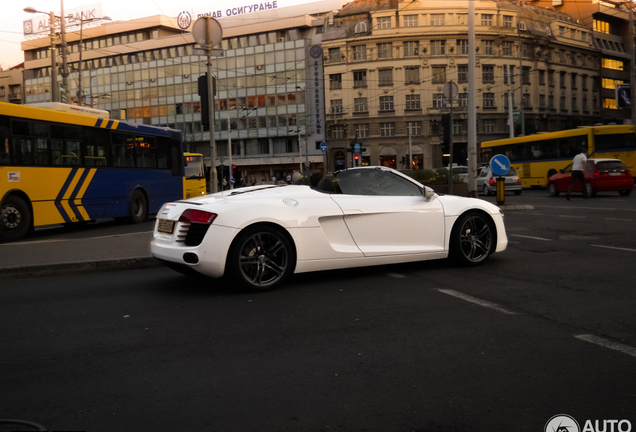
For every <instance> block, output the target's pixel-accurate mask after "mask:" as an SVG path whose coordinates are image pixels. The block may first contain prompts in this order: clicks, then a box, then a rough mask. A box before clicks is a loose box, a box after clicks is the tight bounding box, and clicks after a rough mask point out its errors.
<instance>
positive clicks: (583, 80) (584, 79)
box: [581, 75, 587, 90]
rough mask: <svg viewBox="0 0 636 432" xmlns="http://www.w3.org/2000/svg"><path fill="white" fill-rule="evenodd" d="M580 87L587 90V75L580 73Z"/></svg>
mask: <svg viewBox="0 0 636 432" xmlns="http://www.w3.org/2000/svg"><path fill="white" fill-rule="evenodd" d="M581 88H582V89H583V90H587V75H581Z"/></svg>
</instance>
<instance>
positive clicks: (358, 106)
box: [353, 97, 369, 113]
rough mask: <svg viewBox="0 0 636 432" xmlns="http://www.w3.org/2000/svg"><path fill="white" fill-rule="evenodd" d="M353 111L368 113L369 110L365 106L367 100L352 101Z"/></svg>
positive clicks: (356, 99) (357, 99)
mask: <svg viewBox="0 0 636 432" xmlns="http://www.w3.org/2000/svg"><path fill="white" fill-rule="evenodd" d="M353 109H354V110H355V112H357V113H361V112H369V108H368V105H367V98H365V97H364V98H355V99H354V100H353Z"/></svg>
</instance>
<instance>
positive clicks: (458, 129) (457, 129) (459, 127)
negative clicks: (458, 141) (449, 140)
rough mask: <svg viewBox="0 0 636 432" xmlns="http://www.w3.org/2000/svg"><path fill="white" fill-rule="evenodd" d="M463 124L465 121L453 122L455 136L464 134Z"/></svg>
mask: <svg viewBox="0 0 636 432" xmlns="http://www.w3.org/2000/svg"><path fill="white" fill-rule="evenodd" d="M462 123H463V120H453V135H461V134H462V133H464V131H463V129H464V128H463V127H462Z"/></svg>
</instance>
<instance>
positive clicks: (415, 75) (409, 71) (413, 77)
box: [404, 66, 420, 84]
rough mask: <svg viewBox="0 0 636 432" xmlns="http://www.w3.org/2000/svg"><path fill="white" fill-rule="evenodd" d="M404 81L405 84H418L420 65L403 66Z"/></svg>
mask: <svg viewBox="0 0 636 432" xmlns="http://www.w3.org/2000/svg"><path fill="white" fill-rule="evenodd" d="M404 82H405V83H406V84H419V83H420V67H419V66H406V67H405V68H404Z"/></svg>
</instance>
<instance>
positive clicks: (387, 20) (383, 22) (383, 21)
mask: <svg viewBox="0 0 636 432" xmlns="http://www.w3.org/2000/svg"><path fill="white" fill-rule="evenodd" d="M377 20H378V21H377V22H378V25H377V28H379V29H389V28H391V17H390V16H388V17H378V18H377Z"/></svg>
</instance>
